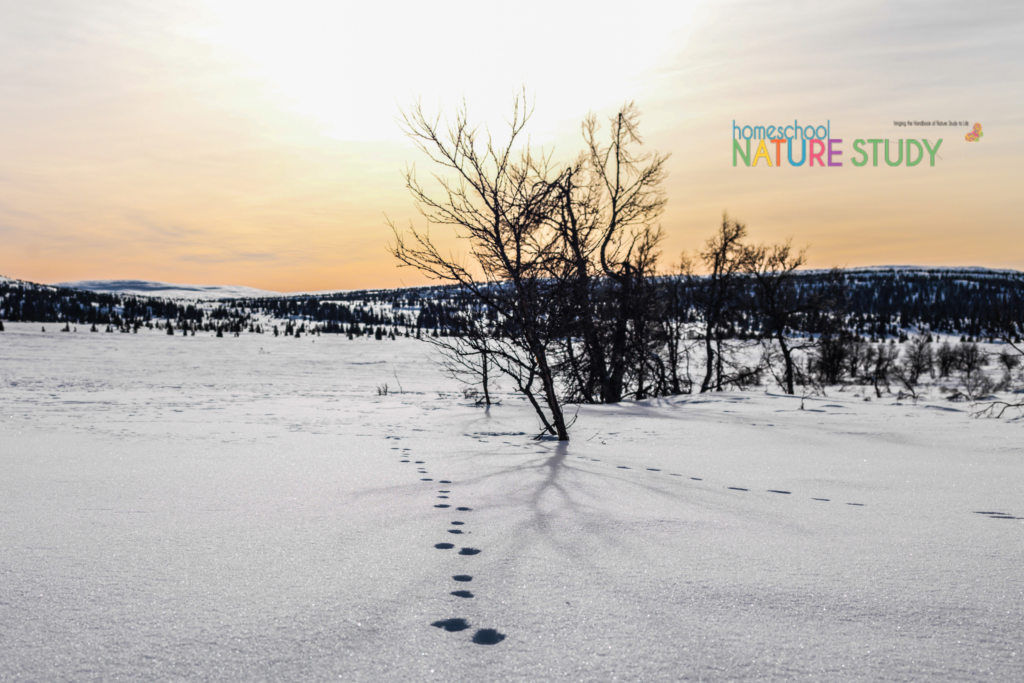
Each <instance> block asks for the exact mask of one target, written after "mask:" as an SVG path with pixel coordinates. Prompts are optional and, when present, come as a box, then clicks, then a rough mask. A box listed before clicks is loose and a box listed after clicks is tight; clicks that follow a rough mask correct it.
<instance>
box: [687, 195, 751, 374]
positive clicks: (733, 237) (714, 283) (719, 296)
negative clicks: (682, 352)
mask: <svg viewBox="0 0 1024 683" xmlns="http://www.w3.org/2000/svg"><path fill="white" fill-rule="evenodd" d="M746 236H747V227H746V226H745V225H744V224H742V223H739V222H737V221H734V220H731V219H730V218H729V216H728V215H727V214H722V224H721V225H720V226H719V229H718V231H717V232H716V233H715V234H714V235H713V236H712V237H710V238H709V239H708V240H707V242H705V244H704V250H703V251H700V252H698V254H697V255H698V257H699V259H700V261H701V263H702V264H703V266H704V270H705V272H706V273H707V274H706V275H704V276H703V277H698V276H697V274H696V271H695V268H694V261H693V259H691V258H690V257H689V256H688V255H687V254H683V257H682V262H683V267H684V269H685V270H686V271H687V272H688V274H689V280H690V283H691V286H692V287H693V290H694V295H695V300H696V306H697V309H698V311H699V314H700V316H701V318H702V322H703V324H704V354H705V358H704V362H705V368H704V379H703V380H702V381H701V385H700V393H702V394H703V393H705V392H707V391H709V390H710V389H711V388H712V383H713V382H714V388H716V389H717V390H718V391H721V390H722V383H723V374H724V369H725V363H724V359H723V340H724V339H725V336H726V331H727V328H728V325H729V323H730V322H731V316H732V314H733V313H734V312H735V310H736V304H737V301H736V281H737V276H738V274H739V273H740V272H741V271H742V267H743V257H744V255H745V252H746V248H745V246H744V244H743V240H744V238H746ZM716 377H717V380H716Z"/></svg>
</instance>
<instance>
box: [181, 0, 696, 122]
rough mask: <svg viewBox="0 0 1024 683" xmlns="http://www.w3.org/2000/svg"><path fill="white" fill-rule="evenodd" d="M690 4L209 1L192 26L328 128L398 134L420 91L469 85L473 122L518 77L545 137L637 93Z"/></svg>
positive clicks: (450, 96) (496, 113)
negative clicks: (401, 113) (204, 15)
mask: <svg viewBox="0 0 1024 683" xmlns="http://www.w3.org/2000/svg"><path fill="white" fill-rule="evenodd" d="M696 4H697V3H672V4H671V5H665V4H662V3H653V2H649V3H639V4H634V5H632V6H630V8H629V11H628V12H626V11H624V9H623V6H622V5H621V4H620V3H611V2H603V3H595V4H591V5H588V6H587V7H586V10H585V11H582V12H581V11H580V10H579V5H576V4H569V3H565V4H561V5H559V4H552V3H549V2H526V3H520V4H517V5H515V6H514V7H513V6H510V5H507V4H502V5H491V6H483V5H481V4H480V3H474V2H454V3H444V4H436V3H430V4H428V3H392V4H371V3H358V4H357V3H336V2H324V1H322V0H296V1H292V2H287V3H285V2H262V3H261V2H255V3H254V2H241V1H239V0H209V1H208V2H207V6H208V10H209V23H208V24H207V25H206V26H204V27H202V28H197V29H196V30H195V31H194V35H195V37H198V38H200V39H201V40H203V41H204V42H207V43H209V44H213V45H215V46H217V47H219V48H221V49H224V50H229V51H231V52H233V53H235V54H236V55H241V56H242V58H243V59H244V60H246V61H247V62H248V63H249V64H251V66H252V75H253V76H254V77H256V78H258V79H260V80H262V81H263V82H265V84H266V85H267V86H269V87H270V88H271V89H272V90H273V91H274V93H275V94H276V95H277V96H278V97H280V98H281V100H282V102H283V103H284V106H286V107H287V108H289V109H290V110H292V111H294V112H296V113H298V114H300V115H302V116H305V117H309V118H311V119H313V120H315V121H316V122H317V123H318V125H319V126H321V129H322V130H323V132H325V133H326V134H328V135H330V136H331V137H334V138H338V139H342V140H367V139H388V138H398V137H401V132H400V130H399V128H398V126H397V124H396V123H395V116H396V114H397V113H398V109H399V107H401V106H403V105H406V104H408V103H410V102H411V101H412V100H414V99H415V98H418V97H421V98H423V101H424V103H425V104H427V105H428V106H430V105H434V104H435V103H437V104H438V105H441V106H444V107H446V108H447V107H451V106H452V105H453V104H454V103H457V102H460V101H462V99H463V98H464V97H468V98H469V105H470V107H471V108H472V109H473V111H474V112H476V113H478V115H479V116H480V117H481V118H482V119H483V120H501V117H502V116H503V115H504V114H505V113H506V111H507V106H508V102H509V100H510V98H511V96H512V94H513V92H514V91H515V90H516V89H517V88H519V87H520V86H525V87H526V89H527V92H528V93H530V94H533V95H536V99H537V105H538V106H537V118H536V119H535V126H534V128H535V130H537V131H538V133H537V134H539V135H540V136H543V135H544V133H543V130H544V129H546V128H550V127H552V126H554V125H557V124H558V122H561V121H565V120H571V121H575V120H578V119H579V117H581V116H582V115H583V114H584V113H586V110H588V109H601V108H603V107H608V106H614V105H616V104H619V103H621V100H623V99H625V98H630V97H636V96H637V95H638V94H640V93H639V92H638V91H639V90H640V89H641V87H642V85H641V84H642V82H643V79H644V76H645V74H646V73H647V72H649V71H650V70H651V69H652V68H654V67H655V66H656V65H657V64H658V63H659V59H663V58H664V56H665V55H664V53H663V50H664V46H672V49H673V50H679V49H680V46H681V45H684V44H685V40H686V37H687V35H688V34H689V32H690V31H691V30H692V23H693V15H694V10H695V7H696ZM644 5H649V6H644ZM641 27H642V28H641ZM581 108H582V109H581Z"/></svg>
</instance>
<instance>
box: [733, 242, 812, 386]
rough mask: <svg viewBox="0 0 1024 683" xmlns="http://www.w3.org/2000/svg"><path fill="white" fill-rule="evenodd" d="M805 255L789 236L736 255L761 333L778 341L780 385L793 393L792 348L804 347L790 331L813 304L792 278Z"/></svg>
mask: <svg viewBox="0 0 1024 683" xmlns="http://www.w3.org/2000/svg"><path fill="white" fill-rule="evenodd" d="M806 257H807V249H806V248H804V249H801V250H800V251H799V252H794V250H793V246H792V240H791V239H787V240H786V241H785V242H783V243H782V244H775V245H771V246H768V245H764V244H761V245H757V246H751V247H747V248H746V249H744V250H743V252H742V253H741V256H740V259H741V267H742V270H743V272H744V273H746V274H747V275H748V276H750V278H751V280H752V282H753V289H754V297H755V299H756V302H757V304H756V305H757V309H756V312H757V315H758V316H759V317H760V319H761V327H762V331H763V334H764V336H765V338H767V339H768V340H774V341H775V342H777V343H778V345H779V351H780V353H781V355H782V360H783V376H782V382H783V389H784V391H785V392H786V393H787V394H794V393H796V391H795V388H794V386H793V385H794V366H795V363H794V360H793V352H794V350H796V349H801V348H805V347H806V345H805V344H800V343H794V342H793V340H792V338H791V337H790V334H792V332H794V331H795V330H797V329H798V328H799V327H800V322H801V318H802V316H803V315H805V314H806V313H807V312H808V309H809V308H810V307H811V306H812V305H813V302H811V301H809V300H808V297H806V296H803V295H802V294H803V293H802V292H800V290H798V288H797V286H796V282H795V273H796V270H797V268H799V267H800V266H802V265H804V263H806V261H807V258H806Z"/></svg>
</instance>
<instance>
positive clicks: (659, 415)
mask: <svg viewBox="0 0 1024 683" xmlns="http://www.w3.org/2000/svg"><path fill="white" fill-rule="evenodd" d="M6 327H7V331H6V332H3V333H0V416H2V418H0V680H3V681H93V680H96V681H99V680H103V681H106V680H131V681H157V680H159V681H164V680H188V681H240V680H266V681H323V680H340V681H403V682H405V681H439V682H440V681H444V682H448V681H531V682H533V681H545V680H557V681H563V680H564V681H614V680H619V681H790V680H792V681H796V680H800V681H808V680H809V681H928V682H934V681H948V682H954V681H955V682H958V683H961V682H964V681H982V680H984V681H1019V680H1024V644H1022V640H1024V636H1022V634H1024V616H1022V615H1024V592H1022V591H1024V580H1022V577H1024V519H1022V518H1024V496H1022V495H1021V492H1022V491H1024V454H1022V447H1021V444H1022V443H1024V439H1022V438H1021V437H1022V432H1021V429H1022V423H1021V421H1020V420H1003V421H998V420H975V419H971V418H970V417H969V416H968V414H967V413H966V412H963V410H962V407H963V406H962V404H951V403H948V402H939V401H935V402H931V403H928V402H921V403H919V404H918V405H917V406H914V405H909V404H904V405H897V404H895V403H894V401H893V400H881V401H879V400H875V401H871V402H865V401H863V400H862V399H861V398H859V397H856V396H853V395H852V392H844V393H830V395H829V396H828V397H827V398H808V399H807V400H806V401H805V402H804V408H805V409H804V410H800V405H801V400H800V398H789V397H785V396H779V395H774V394H771V393H764V392H763V391H759V392H749V393H725V394H716V395H710V396H707V395H705V396H688V397H680V398H677V399H672V400H658V401H649V402H643V403H637V404H632V403H624V404H620V405H615V406H597V407H584V408H582V409H581V410H580V411H579V418H578V420H577V422H576V425H575V427H574V432H573V436H574V440H573V441H572V442H571V443H570V444H569V445H567V446H566V445H561V444H558V443H555V442H551V441H540V442H538V441H533V440H531V438H530V432H531V430H532V429H533V428H534V425H535V420H534V419H533V417H532V416H531V414H530V411H529V409H528V407H527V406H526V405H525V404H524V403H523V402H522V401H521V400H519V399H517V398H515V397H514V396H511V395H507V394H503V395H502V404H501V405H499V406H495V407H493V408H492V409H491V410H490V411H489V412H487V411H485V410H484V409H482V408H478V407H474V406H472V405H469V402H467V401H466V400H464V399H463V398H462V395H461V393H460V392H459V391H458V387H457V385H456V384H455V383H453V382H452V381H451V380H447V379H445V378H444V376H443V375H442V373H441V372H440V371H439V370H438V369H437V368H436V367H435V366H433V365H432V364H431V362H430V358H429V356H430V350H429V347H428V346H427V345H426V344H421V343H416V342H415V341H412V340H405V339H400V340H397V341H389V340H383V341H375V340H372V339H359V340H355V341H349V340H347V339H345V338H344V337H327V336H323V337H314V336H306V337H302V338H300V339H295V338H294V337H280V338H273V337H269V336H266V335H263V336H260V335H243V336H241V337H239V338H234V337H227V338H222V339H217V338H214V337H212V336H201V335H197V336H195V337H183V336H167V335H164V334H162V333H159V332H149V331H147V330H145V329H143V330H140V332H139V333H138V334H89V333H84V332H78V333H63V334H62V333H57V332H52V331H51V332H50V333H46V334H44V333H41V332H40V326H39V325H37V324H27V323H26V324H19V323H9V324H7V325H6ZM384 383H387V385H388V387H389V392H388V394H387V395H378V391H377V387H378V386H380V385H383V384H384ZM505 388H506V389H507V388H508V387H507V386H506V387H505ZM497 393H499V394H501V393H502V392H501V391H498V392H497ZM524 432H525V433H524ZM454 530H458V531H460V532H462V533H458V534H454V533H450V532H451V531H454ZM442 546H445V547H442ZM473 550H475V551H479V552H475V553H474V552H471V551H473Z"/></svg>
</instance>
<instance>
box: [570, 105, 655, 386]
mask: <svg viewBox="0 0 1024 683" xmlns="http://www.w3.org/2000/svg"><path fill="white" fill-rule="evenodd" d="M609 123H610V127H609V136H608V141H607V142H606V143H605V142H602V141H601V137H602V136H601V126H600V124H599V122H598V119H597V117H596V116H595V115H594V114H590V115H589V116H587V118H586V119H585V120H584V122H583V138H584V144H585V151H584V152H583V153H582V154H581V155H580V156H579V157H578V158H577V160H576V161H575V162H574V164H572V165H571V166H570V167H569V168H567V169H566V171H565V172H564V173H562V174H561V175H560V176H559V182H558V186H557V190H558V195H559V198H560V205H559V211H558V213H557V214H555V215H554V216H553V217H552V225H553V228H554V230H555V231H556V232H557V234H558V236H559V244H560V257H561V260H560V268H559V277H561V278H562V279H563V280H564V281H565V282H566V283H567V285H568V286H567V287H566V291H568V292H570V296H569V298H568V299H567V300H566V302H565V307H564V312H565V318H566V320H567V321H571V324H570V326H569V327H570V330H571V334H570V335H569V337H568V338H567V340H566V342H567V345H566V347H565V349H564V358H565V360H566V362H567V366H566V367H567V374H568V376H569V377H570V378H571V380H572V386H573V387H574V389H575V392H574V394H575V395H576V396H577V397H578V399H579V400H581V401H584V402H600V403H617V402H619V401H621V400H622V399H623V398H625V397H626V395H627V394H628V393H629V389H628V385H629V382H628V379H629V377H628V376H629V375H630V373H631V371H632V374H633V378H632V379H633V387H634V389H633V392H632V394H633V396H634V397H635V398H643V397H644V396H645V394H646V390H645V377H646V372H647V369H648V368H649V366H650V363H651V362H652V357H651V354H650V350H649V347H650V345H651V344H652V342H653V340H654V338H655V337H656V336H657V334H658V330H657V325H656V321H657V320H658V316H657V315H655V314H654V313H655V311H653V310H652V309H653V308H654V307H655V306H656V297H655V296H654V291H653V288H652V287H651V283H650V279H651V277H652V276H653V275H654V273H655V269H656V263H657V257H658V253H657V245H658V243H659V242H660V241H661V239H662V232H661V230H660V228H659V227H658V226H657V225H656V221H657V219H658V218H659V217H660V216H661V213H662V211H663V209H664V206H665V196H664V192H663V191H662V189H661V183H662V182H663V180H664V179H665V176H666V172H665V161H666V160H667V159H668V157H667V155H661V154H657V153H651V152H647V153H641V152H639V151H638V148H639V147H641V146H642V144H643V141H642V139H641V137H640V133H639V123H640V111H639V110H638V109H637V107H636V105H635V104H634V103H632V102H630V103H627V104H626V105H624V106H623V107H622V108H621V109H620V110H619V112H618V113H617V114H616V115H615V116H613V117H611V118H610V120H609Z"/></svg>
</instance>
